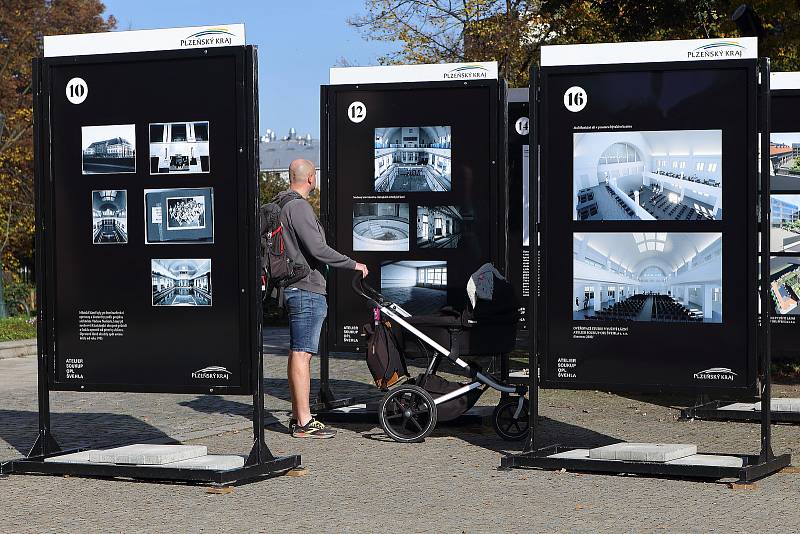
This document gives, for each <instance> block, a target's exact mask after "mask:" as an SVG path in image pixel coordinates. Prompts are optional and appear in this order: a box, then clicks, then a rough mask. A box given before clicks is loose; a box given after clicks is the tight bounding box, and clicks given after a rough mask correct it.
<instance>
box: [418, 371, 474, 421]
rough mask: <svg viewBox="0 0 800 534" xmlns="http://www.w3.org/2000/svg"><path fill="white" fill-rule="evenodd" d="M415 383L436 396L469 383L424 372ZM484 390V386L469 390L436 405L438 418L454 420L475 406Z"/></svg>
mask: <svg viewBox="0 0 800 534" xmlns="http://www.w3.org/2000/svg"><path fill="white" fill-rule="evenodd" d="M414 383H415V384H416V385H418V386H419V387H421V388H422V389H424V390H425V391H427V392H428V393H430V394H431V395H433V396H434V397H441V396H442V395H446V394H447V393H450V392H453V391H455V390H457V389H459V388H463V387H464V386H466V385H467V384H462V383H460V382H450V381H449V380H446V379H444V378H442V377H441V376H439V375H428V376H425V375H424V374H421V375H419V376H418V377H417V379H416V380H415V381H414ZM483 392H484V389H483V388H476V389H473V390H471V391H468V392H467V393H466V394H465V395H461V396H459V397H455V398H453V399H450V400H449V401H445V402H443V403H441V404H439V405H438V406H437V407H436V418H437V419H438V420H439V421H452V420H453V419H456V418H457V417H458V416H460V415H463V414H464V413H466V411H467V410H469V409H470V408H472V407H473V406H475V403H476V402H478V399H479V398H480V397H481V394H482V393H483Z"/></svg>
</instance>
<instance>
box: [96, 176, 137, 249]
mask: <svg viewBox="0 0 800 534" xmlns="http://www.w3.org/2000/svg"><path fill="white" fill-rule="evenodd" d="M127 242H128V192H127V191H125V190H118V189H105V190H101V191H92V243H94V244H95V245H106V244H122V243H127Z"/></svg>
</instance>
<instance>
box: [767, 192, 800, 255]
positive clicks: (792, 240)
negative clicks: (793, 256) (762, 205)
mask: <svg viewBox="0 0 800 534" xmlns="http://www.w3.org/2000/svg"><path fill="white" fill-rule="evenodd" d="M769 243H770V249H771V252H800V195H770V233H769Z"/></svg>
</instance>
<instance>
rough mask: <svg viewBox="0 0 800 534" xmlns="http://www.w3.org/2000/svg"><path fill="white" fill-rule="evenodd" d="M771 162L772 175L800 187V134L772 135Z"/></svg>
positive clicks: (770, 145)
mask: <svg viewBox="0 0 800 534" xmlns="http://www.w3.org/2000/svg"><path fill="white" fill-rule="evenodd" d="M769 139H770V143H769V161H770V164H771V165H770V168H771V169H772V175H773V176H777V177H779V179H782V181H784V182H788V183H791V184H792V185H795V186H800V133H774V132H773V133H772V134H771V135H770V138H769Z"/></svg>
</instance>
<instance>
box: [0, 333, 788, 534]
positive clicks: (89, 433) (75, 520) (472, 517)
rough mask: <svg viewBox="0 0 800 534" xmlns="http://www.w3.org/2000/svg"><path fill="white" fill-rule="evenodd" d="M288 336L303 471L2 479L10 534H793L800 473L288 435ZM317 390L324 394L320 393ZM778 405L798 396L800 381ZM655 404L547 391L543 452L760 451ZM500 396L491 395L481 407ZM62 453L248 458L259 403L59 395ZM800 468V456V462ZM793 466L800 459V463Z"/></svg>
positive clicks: (358, 379) (21, 422) (26, 364)
mask: <svg viewBox="0 0 800 534" xmlns="http://www.w3.org/2000/svg"><path fill="white" fill-rule="evenodd" d="M285 344H286V334H285V331H282V330H269V331H267V332H266V334H265V346H266V348H267V352H268V353H270V356H268V357H267V358H266V360H265V369H266V373H267V374H266V376H267V377H268V378H267V381H266V387H267V392H268V396H267V398H266V405H267V407H268V409H269V410H270V411H271V413H272V415H273V416H274V417H275V419H274V420H273V421H272V422H273V424H271V425H270V426H269V427H268V432H267V440H268V443H269V445H270V447H271V448H272V450H273V452H274V453H276V454H301V455H302V457H303V464H304V466H305V467H306V468H307V470H308V471H307V474H306V475H305V476H299V477H288V476H284V477H279V478H275V479H271V480H266V481H262V482H259V483H253V484H246V485H242V486H237V487H235V488H234V489H233V491H232V492H231V493H229V494H225V495H214V494H208V493H207V488H203V487H197V486H174V485H168V484H151V483H141V482H131V481H110V480H100V479H77V478H60V477H38V476H30V477H29V476H11V477H7V478H0V510H2V515H0V533H18V532H59V533H61V532H215V533H216V532H296V531H298V530H300V529H301V528H302V529H308V530H310V531H316V532H376V531H382V530H392V531H407V532H500V531H503V532H597V531H610V532H631V531H634V532H706V531H738V532H752V531H756V530H761V529H764V530H771V531H772V532H797V531H798V530H799V529H800V508H799V507H798V506H797V495H798V491H800V474H795V473H781V474H778V475H775V476H772V477H769V478H767V479H764V480H762V481H760V482H759V483H758V484H757V485H756V486H755V488H754V489H747V490H741V489H738V490H737V489H730V488H729V487H728V486H727V485H725V484H722V483H704V482H693V481H685V480H673V479H649V478H639V477H628V476H603V475H589V474H575V473H559V472H547V471H534V470H513V471H498V470H497V469H496V467H497V466H498V465H499V462H500V457H501V455H502V454H503V452H504V451H505V450H507V449H506V448H507V446H508V445H507V444H506V443H505V442H503V441H501V440H500V439H499V438H497V437H496V436H495V435H494V433H493V432H492V430H491V429H489V428H482V427H467V428H449V427H447V428H440V429H437V431H436V432H435V433H434V434H433V436H432V437H430V438H428V439H427V440H426V442H425V443H422V444H413V445H400V444H397V443H394V442H391V441H388V440H387V438H386V437H385V436H383V434H382V433H381V431H380V428H378V427H377V425H340V434H339V435H338V436H337V437H336V439H334V440H327V441H317V440H296V439H292V438H291V437H289V436H288V435H287V434H286V432H285V427H284V426H283V422H285V420H286V416H285V410H286V408H287V406H288V403H287V402H286V397H287V394H286V382H285V379H284V378H282V377H284V376H285V358H284V357H283V356H282V355H283V352H284V350H285ZM331 375H332V377H334V378H335V379H336V380H335V382H334V388H335V390H336V392H337V393H340V394H344V393H348V394H350V393H353V392H355V393H356V394H360V393H368V392H372V388H371V387H370V386H369V385H368V384H367V380H368V378H369V375H368V372H367V369H366V365H365V364H364V362H363V361H362V360H361V359H348V358H337V359H335V360H333V362H332V365H331ZM314 388H316V386H314ZM775 389H776V392H775V393H776V395H782V396H800V388H798V387H797V386H777V387H776V388H775ZM656 400H657V399H654V398H652V397H638V398H626V397H620V396H616V395H610V394H607V393H602V392H589V391H586V392H575V391H549V390H545V391H542V393H541V413H542V415H543V416H544V420H543V423H542V425H541V432H540V433H539V441H538V445H540V446H543V445H548V444H552V443H561V444H565V445H602V444H606V443H611V442H613V441H616V440H622V439H625V440H628V441H671V442H689V443H697V444H698V447H699V448H700V449H701V450H704V451H713V452H731V453H736V452H756V451H757V448H758V425H752V424H734V423H714V422H698V421H695V422H679V421H677V420H676V418H677V415H678V411H677V409H675V408H674V407H670V406H669V404H671V403H673V404H674V405H677V404H678V401H676V400H672V399H671V400H668V401H664V400H663V399H658V403H656ZM496 401H497V397H496V396H493V395H490V394H487V395H484V397H483V398H482V399H481V403H482V404H492V403H495V402H496ZM52 411H53V428H54V432H55V435H56V437H57V438H58V439H59V440H60V441H61V444H62V446H65V447H69V446H75V445H90V446H95V447H98V446H104V445H116V444H124V443H131V442H143V441H148V440H153V441H166V440H168V439H177V440H179V441H183V442H187V443H195V444H204V445H208V447H209V449H210V450H211V452H215V453H228V454H230V453H240V454H244V453H246V452H247V451H248V450H249V448H250V444H251V442H250V440H251V435H250V423H249V421H248V419H247V416H248V415H249V411H250V399H249V398H247V397H216V396H208V395H134V394H117V393H115V394H87V393H83V394H78V393H54V394H52ZM35 429H36V365H35V359H33V358H20V359H11V360H0V461H5V460H9V459H12V458H16V457H19V456H20V455H22V454H24V452H25V451H26V449H27V447H29V446H30V445H31V444H32V443H33V440H34V438H35V435H36V432H35ZM774 448H775V451H776V452H795V451H797V454H798V455H800V451H798V449H800V427H792V426H783V425H782V426H776V427H775V429H774ZM798 458H800V456H798ZM798 458H796V459H795V464H798V463H800V460H799V459H798Z"/></svg>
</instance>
